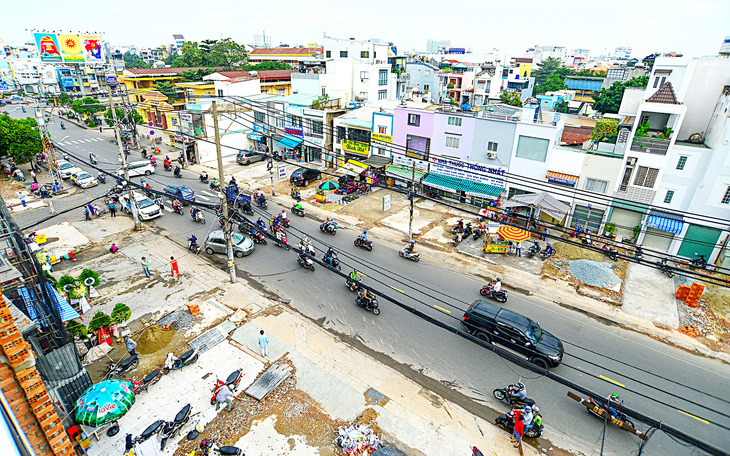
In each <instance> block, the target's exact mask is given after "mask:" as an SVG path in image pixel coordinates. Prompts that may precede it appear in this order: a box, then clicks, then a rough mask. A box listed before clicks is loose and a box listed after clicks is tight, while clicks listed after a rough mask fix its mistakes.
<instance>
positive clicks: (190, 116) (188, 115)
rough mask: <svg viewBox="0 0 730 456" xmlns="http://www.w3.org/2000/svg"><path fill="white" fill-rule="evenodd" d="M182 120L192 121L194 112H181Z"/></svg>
mask: <svg viewBox="0 0 730 456" xmlns="http://www.w3.org/2000/svg"><path fill="white" fill-rule="evenodd" d="M180 120H181V121H183V122H192V121H193V115H192V114H180Z"/></svg>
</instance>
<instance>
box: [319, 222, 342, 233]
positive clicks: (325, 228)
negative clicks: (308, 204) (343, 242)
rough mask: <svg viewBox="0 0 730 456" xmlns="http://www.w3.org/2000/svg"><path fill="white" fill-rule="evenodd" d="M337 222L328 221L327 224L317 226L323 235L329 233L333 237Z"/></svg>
mask: <svg viewBox="0 0 730 456" xmlns="http://www.w3.org/2000/svg"><path fill="white" fill-rule="evenodd" d="M337 228H338V225H337V221H336V220H330V221H328V222H324V223H322V224H321V225H319V230H320V231H321V232H323V233H329V234H331V235H333V236H334V235H335V234H336V233H337Z"/></svg>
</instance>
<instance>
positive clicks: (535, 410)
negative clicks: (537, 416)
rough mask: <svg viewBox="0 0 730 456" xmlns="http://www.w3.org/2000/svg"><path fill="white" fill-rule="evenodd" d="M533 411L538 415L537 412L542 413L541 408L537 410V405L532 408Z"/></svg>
mask: <svg viewBox="0 0 730 456" xmlns="http://www.w3.org/2000/svg"><path fill="white" fill-rule="evenodd" d="M532 411H533V412H535V413H537V412H539V411H540V409H539V408H537V405H533V406H532Z"/></svg>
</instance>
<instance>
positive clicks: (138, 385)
mask: <svg viewBox="0 0 730 456" xmlns="http://www.w3.org/2000/svg"><path fill="white" fill-rule="evenodd" d="M161 378H162V371H161V370H159V369H155V370H153V371H152V372H150V373H149V374H147V375H146V376H145V378H143V379H142V381H137V379H134V378H133V379H132V390H133V391H134V394H139V393H141V392H142V391H147V388H149V387H150V385H154V384H155V383H157V382H158V381H159V380H160V379H161Z"/></svg>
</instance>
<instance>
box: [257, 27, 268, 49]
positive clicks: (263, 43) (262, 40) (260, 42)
mask: <svg viewBox="0 0 730 456" xmlns="http://www.w3.org/2000/svg"><path fill="white" fill-rule="evenodd" d="M253 45H254V47H258V48H270V47H271V36H270V35H266V31H264V32H263V33H262V34H261V35H254V36H253Z"/></svg>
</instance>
